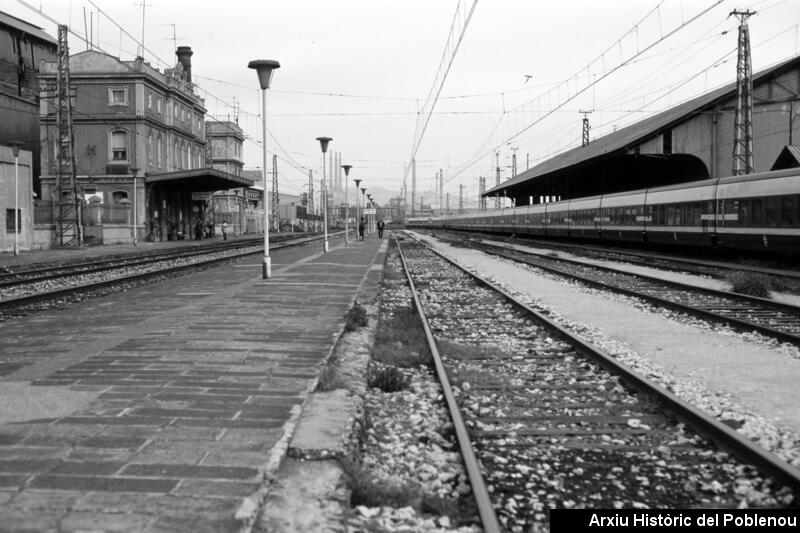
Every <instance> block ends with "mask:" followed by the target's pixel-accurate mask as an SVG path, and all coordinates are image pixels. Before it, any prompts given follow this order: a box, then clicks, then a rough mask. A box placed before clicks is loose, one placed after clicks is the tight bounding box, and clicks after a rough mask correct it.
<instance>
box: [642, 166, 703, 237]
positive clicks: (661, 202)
mask: <svg viewBox="0 0 800 533" xmlns="http://www.w3.org/2000/svg"><path fill="white" fill-rule="evenodd" d="M717 181H718V180H703V181H698V182H693V183H683V184H680V185H672V186H668V187H659V188H657V189H649V190H648V191H647V198H646V201H647V209H646V215H645V217H646V232H647V240H648V241H649V242H652V243H655V244H677V245H686V246H710V245H714V244H715V243H716V238H717V237H716V215H715V211H714V196H715V190H716V184H717Z"/></svg>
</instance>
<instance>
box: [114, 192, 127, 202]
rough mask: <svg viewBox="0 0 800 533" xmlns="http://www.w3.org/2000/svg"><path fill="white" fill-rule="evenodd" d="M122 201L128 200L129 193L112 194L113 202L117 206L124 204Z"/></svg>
mask: <svg viewBox="0 0 800 533" xmlns="http://www.w3.org/2000/svg"><path fill="white" fill-rule="evenodd" d="M122 200H128V193H127V192H126V191H114V192H112V193H111V201H112V202H114V203H115V204H118V203H120V202H122ZM122 203H125V202H122Z"/></svg>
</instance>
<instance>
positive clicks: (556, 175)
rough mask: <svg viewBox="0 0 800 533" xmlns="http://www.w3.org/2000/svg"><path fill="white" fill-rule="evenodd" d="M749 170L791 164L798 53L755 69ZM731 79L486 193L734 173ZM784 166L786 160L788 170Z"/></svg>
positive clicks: (542, 198)
mask: <svg viewBox="0 0 800 533" xmlns="http://www.w3.org/2000/svg"><path fill="white" fill-rule="evenodd" d="M752 79H753V154H754V162H755V171H756V172H763V171H768V170H771V169H772V168H773V165H775V164H776V162H777V160H778V158H779V156H780V157H781V158H782V161H783V162H782V164H783V165H784V166H783V167H782V168H791V167H792V166H797V157H793V154H800V151H798V147H797V146H794V145H796V144H800V56H797V57H794V58H792V59H789V60H787V61H784V62H782V63H779V64H777V65H775V66H772V67H770V68H766V69H763V70H761V71H760V72H757V73H754V74H753V76H752ZM735 114H736V83H735V82H734V83H731V84H728V85H726V86H723V87H721V88H719V89H716V90H714V91H711V92H708V93H706V94H703V95H701V96H698V97H697V98H694V99H692V100H689V101H687V102H685V103H683V104H680V105H677V106H675V107H673V108H671V109H668V110H666V111H663V112H661V113H658V114H657V115H654V116H652V117H650V118H648V119H645V120H642V121H640V122H637V123H635V124H632V125H630V126H627V127H625V128H621V129H619V130H617V131H616V132H614V133H611V134H609V135H605V136H603V137H600V138H598V139H596V140H593V141H591V142H589V143H588V144H587V145H585V146H581V147H577V148H573V149H571V150H568V151H566V152H563V153H561V154H559V155H557V156H555V157H553V158H551V159H548V160H547V161H544V162H543V163H541V164H539V165H537V166H535V167H532V168H530V169H528V170H526V171H524V172H521V173H520V174H518V175H517V176H515V177H513V178H511V179H509V180H506V181H504V182H502V183H500V184H499V185H497V186H495V187H493V188H491V189H489V190H488V191H486V192H485V193H484V194H483V196H486V197H508V198H510V199H511V200H512V203H513V204H514V205H516V206H523V205H530V204H538V203H542V202H547V201H552V200H556V199H559V200H567V199H571V198H581V197H586V196H594V195H599V194H605V193H613V192H619V191H626V190H635V189H643V188H647V187H656V186H660V185H669V184H673V183H680V182H687V181H693V180H702V179H708V178H719V177H724V176H729V175H731V174H732V160H733V148H734V119H735ZM785 165H790V166H789V167H787V166H785Z"/></svg>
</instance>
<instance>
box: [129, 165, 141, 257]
mask: <svg viewBox="0 0 800 533" xmlns="http://www.w3.org/2000/svg"><path fill="white" fill-rule="evenodd" d="M130 171H131V176H132V177H133V202H131V206H132V209H133V216H131V224H132V225H133V227H132V228H131V229H132V230H133V232H132V233H133V237H132V238H133V245H134V246H136V173H137V172H139V169H138V168H136V167H130Z"/></svg>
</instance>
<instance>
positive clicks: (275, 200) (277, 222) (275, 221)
mask: <svg viewBox="0 0 800 533" xmlns="http://www.w3.org/2000/svg"><path fill="white" fill-rule="evenodd" d="M280 203H281V197H280V196H278V156H277V155H276V154H272V225H273V226H274V227H275V231H280V230H281V217H280V214H279V213H278V207H279V206H280Z"/></svg>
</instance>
